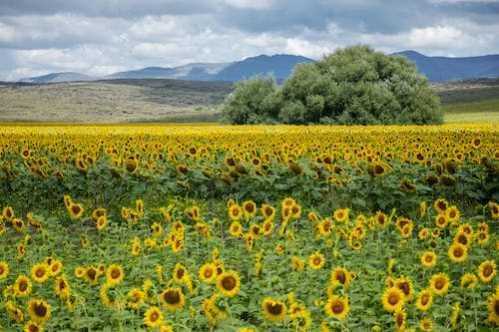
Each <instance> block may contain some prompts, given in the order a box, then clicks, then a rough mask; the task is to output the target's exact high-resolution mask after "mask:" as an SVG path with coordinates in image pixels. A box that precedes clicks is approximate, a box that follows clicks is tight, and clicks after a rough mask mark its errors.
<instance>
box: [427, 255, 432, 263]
mask: <svg viewBox="0 0 499 332" xmlns="http://www.w3.org/2000/svg"><path fill="white" fill-rule="evenodd" d="M425 261H426V262H427V263H431V262H432V261H433V257H432V256H431V255H426V258H425Z"/></svg>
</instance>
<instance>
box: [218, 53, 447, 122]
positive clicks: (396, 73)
mask: <svg viewBox="0 0 499 332" xmlns="http://www.w3.org/2000/svg"><path fill="white" fill-rule="evenodd" d="M223 113H224V115H225V117H226V119H227V120H228V121H229V122H231V123H233V124H248V123H277V122H282V123H288V124H309V123H329V124H333V123H336V124H430V123H441V122H442V120H443V118H442V113H441V110H440V108H439V100H438V97H437V96H436V94H435V93H434V91H433V90H432V89H431V88H430V87H429V85H428V82H427V80H426V79H425V78H424V77H423V76H422V75H420V74H419V73H418V72H417V69H416V67H415V66H414V65H413V64H411V63H410V62H408V61H407V60H406V59H405V58H403V57H394V56H387V55H385V54H383V53H380V52H375V51H373V50H372V49H370V48H369V47H365V46H356V47H350V48H346V49H342V50H339V51H337V52H335V53H334V54H332V55H329V56H326V57H325V58H324V59H322V60H321V61H318V62H315V63H309V64H300V65H297V66H296V67H295V70H294V72H293V74H292V75H291V76H290V77H289V78H288V79H287V80H286V82H285V83H284V85H283V86H282V88H279V87H277V85H276V84H275V83H274V82H273V80H272V79H269V78H256V79H253V80H249V81H245V82H241V83H238V84H237V85H236V90H235V92H234V93H233V94H232V95H230V96H229V97H228V99H227V101H226V103H225V106H224V108H223Z"/></svg>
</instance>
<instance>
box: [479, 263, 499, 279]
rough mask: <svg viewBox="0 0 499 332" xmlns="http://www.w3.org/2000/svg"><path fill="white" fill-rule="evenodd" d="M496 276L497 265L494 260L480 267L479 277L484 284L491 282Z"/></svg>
mask: <svg viewBox="0 0 499 332" xmlns="http://www.w3.org/2000/svg"><path fill="white" fill-rule="evenodd" d="M496 274H497V270H496V263H495V262H494V261H493V260H487V261H484V262H482V263H481V264H480V265H479V266H478V276H479V277H480V280H481V281H482V282H483V283H489V282H491V281H492V280H493V279H494V277H495V276H496Z"/></svg>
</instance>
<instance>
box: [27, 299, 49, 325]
mask: <svg viewBox="0 0 499 332" xmlns="http://www.w3.org/2000/svg"><path fill="white" fill-rule="evenodd" d="M51 311H52V309H51V306H50V304H48V303H47V302H46V301H44V300H42V299H31V300H29V302H28V312H29V315H30V317H31V319H32V320H33V321H34V322H36V323H39V324H44V323H45V322H46V321H48V320H49V319H50V316H51Z"/></svg>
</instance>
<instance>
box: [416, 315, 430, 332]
mask: <svg viewBox="0 0 499 332" xmlns="http://www.w3.org/2000/svg"><path fill="white" fill-rule="evenodd" d="M419 327H420V328H421V330H423V331H431V330H432V329H433V321H432V320H431V319H430V318H424V319H423V320H422V321H421V322H420V323H419Z"/></svg>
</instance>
